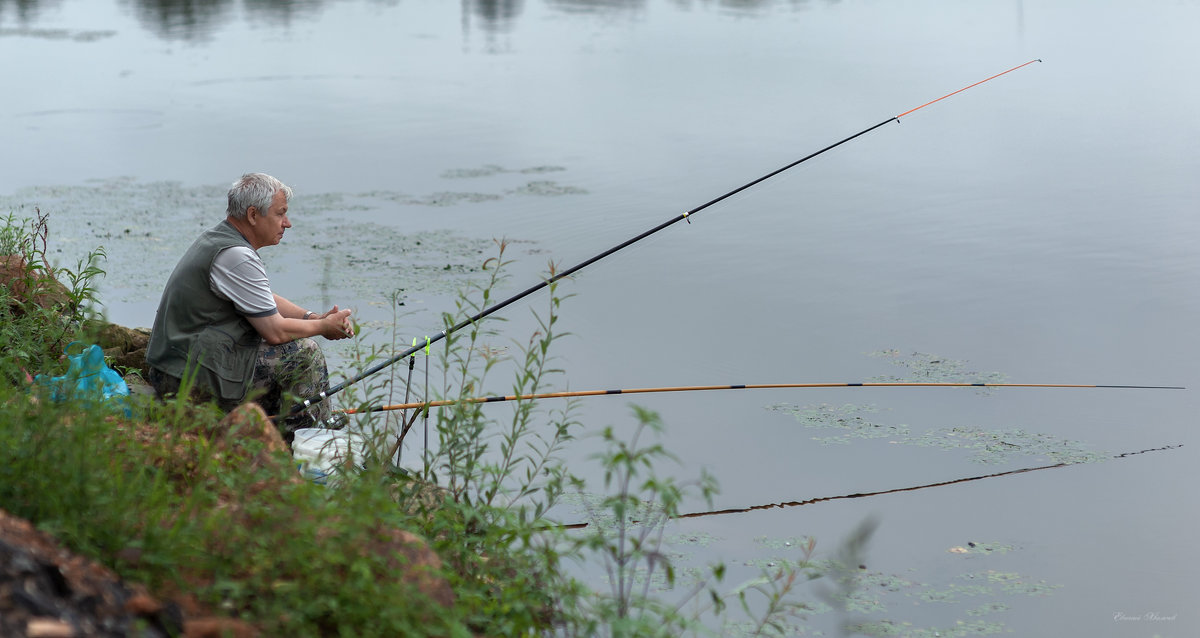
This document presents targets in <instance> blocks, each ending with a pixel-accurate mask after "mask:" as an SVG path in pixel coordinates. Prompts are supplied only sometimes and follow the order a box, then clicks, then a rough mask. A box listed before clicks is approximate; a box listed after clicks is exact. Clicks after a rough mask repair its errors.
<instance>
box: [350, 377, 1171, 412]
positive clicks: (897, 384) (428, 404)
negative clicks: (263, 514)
mask: <svg viewBox="0 0 1200 638" xmlns="http://www.w3.org/2000/svg"><path fill="white" fill-rule="evenodd" d="M785 388H1109V389H1132V390H1183V389H1185V388H1183V387H1182V386H1175V385H1093V384H1082V383H968V382H951V381H939V382H933V381H924V382H922V381H879V382H863V383H747V384H741V385H692V386H666V387H661V388H625V389H621V390H571V391H562V392H540V393H534V394H506V395H497V396H489V397H469V398H466V399H440V400H437V401H417V402H413V403H397V404H394V405H377V406H371V407H366V408H358V409H350V410H342V412H343V413H345V414H363V413H367V412H387V411H391V410H408V409H410V408H421V409H424V408H440V407H443V406H447V405H455V404H470V403H497V402H501V401H530V400H536V399H567V398H574V397H595V396H604V395H612V394H649V393H653V392H701V391H705V390H776V389H785Z"/></svg>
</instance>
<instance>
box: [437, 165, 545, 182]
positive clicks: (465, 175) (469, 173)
mask: <svg viewBox="0 0 1200 638" xmlns="http://www.w3.org/2000/svg"><path fill="white" fill-rule="evenodd" d="M565 170H567V169H566V168H565V167H562V166H530V167H527V168H517V169H510V168H504V167H503V166H497V165H495V164H484V165H483V166H480V167H479V168H452V169H449V170H447V171H444V172H442V174H441V177H442V179H471V178H478V177H491V176H492V175H499V174H501V173H518V174H521V175H533V174H541V173H557V172H559V171H565Z"/></svg>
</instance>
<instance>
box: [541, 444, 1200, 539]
mask: <svg viewBox="0 0 1200 638" xmlns="http://www.w3.org/2000/svg"><path fill="white" fill-rule="evenodd" d="M1181 447H1183V444H1182V443H1180V444H1176V445H1164V446H1162V447H1156V448H1150V449H1147V450H1138V451H1136V452H1122V453H1121V454H1115V455H1113V457H1112V458H1114V459H1123V458H1127V457H1130V456H1137V455H1139V454H1148V453H1150V452H1165V451H1167V450H1176V449H1179V448H1181ZM1084 462H1085V461H1062V462H1059V463H1049V464H1046V465H1037V466H1033V467H1022V468H1018V469H1015V470H1006V471H1003V472H995V473H992V474H982V475H978V476H967V477H963V478H957V479H950V480H948V481H938V482H936V483H925V484H923V485H911V486H908V487H894V488H891V489H886V490H878V491H874V492H855V493H853V494H840V495H838V496H818V497H816V498H810V499H807V500H803V501H784V502H781V503H766V504H762V505H749V506H747V507H731V508H727V509H720V510H709V511H705V512H689V513H685V514H678V515H676V516H674V517H672V518H674V519H681V518H701V517H705V516H723V515H725V514H749V513H750V512H757V511H762V510H770V509H782V508H785V507H803V506H805V505H815V504H817V503H825V502H827V501H840V500H845V499H854V498H869V497H872V496H883V495H886V494H899V493H901V492H916V491H918V490H927V489H930V488H934V487H946V486H949V485H958V484H960V483H970V482H973V481H982V480H984V479H990V478H999V477H1001V476H1012V475H1014V474H1025V473H1027V472H1038V471H1041V470H1052V469H1056V468H1062V467H1070V466H1072V465H1080V464H1081V463H1084ZM633 522H635V523H636V522H637V521H633ZM588 525H589V524H588V523H568V524H566V525H555V526H553V527H557V528H559V529H583V528H586V527H588Z"/></svg>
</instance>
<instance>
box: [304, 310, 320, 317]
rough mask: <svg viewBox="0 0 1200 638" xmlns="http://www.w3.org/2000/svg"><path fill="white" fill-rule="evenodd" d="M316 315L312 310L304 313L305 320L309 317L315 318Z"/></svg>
mask: <svg viewBox="0 0 1200 638" xmlns="http://www.w3.org/2000/svg"><path fill="white" fill-rule="evenodd" d="M315 314H317V313H315V312H313V311H311V310H306V311H305V312H304V318H305V319H308V318H309V317H311V316H313V315H315Z"/></svg>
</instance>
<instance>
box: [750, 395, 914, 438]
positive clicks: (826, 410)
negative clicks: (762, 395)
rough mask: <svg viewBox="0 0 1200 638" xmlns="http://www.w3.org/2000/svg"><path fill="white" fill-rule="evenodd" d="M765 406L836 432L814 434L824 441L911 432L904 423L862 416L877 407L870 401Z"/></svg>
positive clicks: (906, 434) (806, 423)
mask: <svg viewBox="0 0 1200 638" xmlns="http://www.w3.org/2000/svg"><path fill="white" fill-rule="evenodd" d="M767 409H769V410H777V411H780V412H787V413H789V414H791V415H792V416H793V417H795V418H796V420H797V421H799V422H800V424H801V425H803V426H805V427H808V428H813V429H818V430H825V431H831V432H835V434H832V435H829V436H814V437H813V440H814V441H817V442H819V443H823V444H826V445H831V444H846V443H850V442H851V441H853V440H854V439H902V438H906V437H910V436H911V433H910V431H909V428H908V426H907V425H887V424H885V423H879V422H878V421H876V420H874V419H871V418H868V417H867V416H864V415H868V414H873V413H875V412H878V411H879V410H878V409H877V408H876V407H875V406H871V405H854V404H850V403H846V404H843V405H830V404H828V403H821V404H819V405H815V406H802V407H797V406H794V405H791V404H787V403H778V404H775V405H770V406H767Z"/></svg>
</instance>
